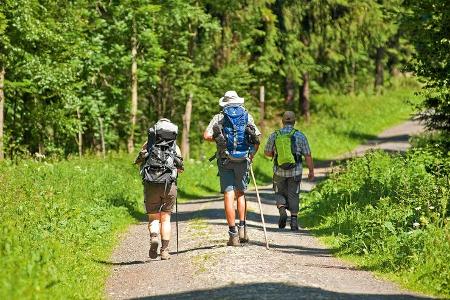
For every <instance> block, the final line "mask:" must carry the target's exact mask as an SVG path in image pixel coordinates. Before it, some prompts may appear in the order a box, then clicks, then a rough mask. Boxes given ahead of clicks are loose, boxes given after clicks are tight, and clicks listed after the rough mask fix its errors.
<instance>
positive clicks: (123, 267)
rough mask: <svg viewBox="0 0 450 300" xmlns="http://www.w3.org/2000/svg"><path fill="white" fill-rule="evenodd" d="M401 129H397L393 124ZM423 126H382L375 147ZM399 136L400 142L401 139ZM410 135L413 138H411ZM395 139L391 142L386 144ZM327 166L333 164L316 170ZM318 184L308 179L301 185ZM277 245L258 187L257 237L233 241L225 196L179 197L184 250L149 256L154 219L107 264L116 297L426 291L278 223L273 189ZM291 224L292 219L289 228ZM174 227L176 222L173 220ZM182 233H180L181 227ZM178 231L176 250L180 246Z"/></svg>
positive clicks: (253, 205) (360, 295)
mask: <svg viewBox="0 0 450 300" xmlns="http://www.w3.org/2000/svg"><path fill="white" fill-rule="evenodd" d="M394 129H395V130H394ZM417 131H418V129H417V127H416V123H414V122H413V123H411V122H408V123H405V124H402V125H401V126H398V127H395V128H393V129H391V130H388V131H386V132H384V133H383V134H381V135H380V136H379V138H378V139H377V141H370V142H369V143H368V144H370V147H367V148H362V149H360V150H358V151H357V153H356V154H358V155H359V154H360V153H361V152H362V151H364V150H367V149H369V148H373V147H378V148H382V149H389V150H390V151H396V150H400V151H402V150H404V149H405V145H404V144H403V141H404V139H405V136H408V135H409V133H410V132H412V133H415V132H417ZM397 139H398V141H399V143H398V144H397V145H398V146H396V140H397ZM406 141H407V139H406ZM382 144H389V145H388V146H389V147H390V148H384V147H387V145H382ZM317 171H318V172H319V173H321V174H324V173H325V172H326V168H323V169H321V170H317ZM314 185H315V184H314V183H308V182H306V181H305V182H304V183H302V190H303V191H304V192H307V191H309V190H310V189H311V188H312V187H313V186H314ZM260 195H261V198H262V202H263V211H264V215H265V218H266V225H267V231H268V237H269V244H270V250H266V249H265V247H264V234H263V230H262V227H261V226H262V225H261V223H260V215H259V208H258V205H257V202H256V197H255V193H254V192H249V193H247V201H248V228H249V229H248V233H249V237H250V239H251V241H250V243H249V244H247V245H245V246H242V247H227V246H226V241H227V239H228V234H227V230H228V228H227V225H226V222H225V218H224V211H223V201H222V199H221V198H210V199H199V200H194V201H191V202H189V203H186V204H180V205H179V207H178V208H179V232H180V244H179V250H180V251H179V254H178V255H176V254H175V253H172V259H171V260H169V261H160V260H150V259H149V258H148V248H149V245H148V244H149V241H148V231H147V224H146V223H145V222H142V223H140V224H138V225H134V226H131V227H130V229H129V230H128V232H127V233H126V234H124V237H123V240H122V242H121V244H120V245H119V247H118V248H117V249H116V251H115V252H114V253H113V255H112V257H111V261H110V262H108V264H111V265H112V274H111V276H110V278H109V279H108V282H107V287H106V294H107V297H108V298H110V299H129V298H148V299H186V298H192V299H235V298H241V299H424V297H422V296H419V295H415V294H413V293H409V292H407V291H404V290H401V289H399V288H398V287H397V286H396V285H394V284H392V283H390V282H387V281H384V280H379V279H377V278H375V277H374V276H373V275H372V274H371V273H370V272H367V271H362V270H358V269H356V268H355V267H353V266H352V265H350V264H348V263H345V262H343V261H341V260H340V259H337V258H334V257H333V256H332V255H331V254H330V252H329V251H328V250H327V248H326V247H325V246H323V245H322V244H321V243H320V242H319V241H318V240H317V239H316V238H315V237H313V236H312V235H311V234H310V233H309V232H308V231H307V230H300V231H299V232H296V233H294V232H291V231H289V230H288V229H284V230H282V229H278V226H277V222H278V211H277V209H276V206H275V201H274V197H273V192H272V190H271V189H269V188H263V189H262V190H261V191H260ZM288 227H289V225H288V226H287V228H288ZM173 230H174V231H173V232H175V226H174V224H173ZM174 236H175V235H174ZM175 241H176V239H175V238H174V239H173V241H172V242H171V250H172V251H175V249H176V242H175Z"/></svg>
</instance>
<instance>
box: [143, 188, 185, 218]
mask: <svg viewBox="0 0 450 300" xmlns="http://www.w3.org/2000/svg"><path fill="white" fill-rule="evenodd" d="M176 198H177V186H176V184H175V183H172V184H169V185H167V188H166V185H165V184H164V183H148V182H144V202H145V209H146V210H147V213H148V214H154V213H158V212H160V211H163V212H168V213H170V212H172V209H173V206H174V205H175V200H176Z"/></svg>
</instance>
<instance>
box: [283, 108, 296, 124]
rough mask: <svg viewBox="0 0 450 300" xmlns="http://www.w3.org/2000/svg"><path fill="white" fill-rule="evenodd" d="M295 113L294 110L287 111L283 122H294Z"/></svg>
mask: <svg viewBox="0 0 450 300" xmlns="http://www.w3.org/2000/svg"><path fill="white" fill-rule="evenodd" d="M294 123H295V113H294V112H293V111H286V112H284V114H283V124H294Z"/></svg>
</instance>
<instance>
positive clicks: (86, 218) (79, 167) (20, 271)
mask: <svg viewBox="0 0 450 300" xmlns="http://www.w3.org/2000/svg"><path fill="white" fill-rule="evenodd" d="M130 161H131V157H129V156H125V157H124V156H120V155H111V156H108V157H107V158H106V159H99V158H95V157H93V158H87V157H86V158H83V159H74V160H69V161H61V162H57V163H40V162H34V161H25V162H22V163H20V164H19V165H10V164H8V163H6V162H5V163H2V164H0V191H1V193H0V219H1V223H0V257H1V259H0V270H1V272H0V299H23V298H33V299H34V298H46V299H74V298H75V299H87V298H89V299H92V298H97V299H98V298H102V297H103V289H104V282H105V279H106V276H107V275H108V273H109V272H108V271H107V268H108V264H107V262H106V261H107V259H108V257H109V255H110V254H111V251H112V248H113V246H114V245H115V241H116V239H117V236H118V235H117V234H118V232H120V231H121V230H123V229H124V228H125V227H126V226H127V225H128V224H130V223H131V222H133V221H134V217H135V218H139V217H140V216H141V215H142V210H141V207H142V204H140V203H139V202H141V201H142V187H141V183H140V178H139V177H138V176H136V168H134V167H133V166H131V163H130Z"/></svg>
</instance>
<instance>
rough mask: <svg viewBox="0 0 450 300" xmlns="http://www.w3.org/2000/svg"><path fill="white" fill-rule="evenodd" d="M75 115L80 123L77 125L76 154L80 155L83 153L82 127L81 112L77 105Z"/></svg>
mask: <svg viewBox="0 0 450 300" xmlns="http://www.w3.org/2000/svg"><path fill="white" fill-rule="evenodd" d="M77 117H78V122H80V125H78V154H79V155H80V157H81V156H82V155H83V131H82V130H83V128H82V126H81V113H80V108H79V107H77Z"/></svg>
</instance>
